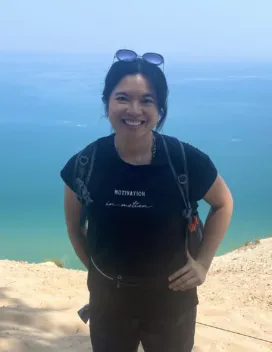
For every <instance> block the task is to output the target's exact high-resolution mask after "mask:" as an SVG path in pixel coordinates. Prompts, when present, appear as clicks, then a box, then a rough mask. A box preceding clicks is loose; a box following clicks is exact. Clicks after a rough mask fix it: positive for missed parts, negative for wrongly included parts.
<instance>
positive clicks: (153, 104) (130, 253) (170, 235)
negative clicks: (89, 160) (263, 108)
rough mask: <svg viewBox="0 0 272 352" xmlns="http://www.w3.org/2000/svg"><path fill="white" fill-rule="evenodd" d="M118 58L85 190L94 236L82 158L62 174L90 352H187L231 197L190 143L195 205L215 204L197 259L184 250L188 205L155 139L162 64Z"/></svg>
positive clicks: (162, 98) (161, 113) (163, 88)
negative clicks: (104, 127)
mask: <svg viewBox="0 0 272 352" xmlns="http://www.w3.org/2000/svg"><path fill="white" fill-rule="evenodd" d="M115 58H117V59H118V60H117V61H116V62H115V63H113V65H112V67H111V68H110V70H109V72H108V74H107V76H106V80H105V87H104V91H103V103H104V104H105V110H106V114H107V117H108V119H109V122H110V124H111V126H112V128H113V129H114V131H115V132H114V133H113V134H111V135H110V136H106V137H103V138H100V139H99V140H97V151H96V161H95V164H94V168H93V172H92V177H91V180H90V182H89V183H88V184H87V185H86V186H87V191H88V192H89V194H90V195H91V199H92V202H91V204H90V205H89V206H88V208H87V219H88V230H87V236H85V235H84V230H83V228H82V226H81V223H80V216H81V203H80V202H79V200H78V197H77V196H76V193H75V192H76V189H75V183H74V179H73V177H74V168H75V161H76V158H77V155H78V154H75V155H74V156H73V157H72V158H71V159H70V160H69V161H68V162H67V164H66V165H65V167H64V168H63V170H62V171H61V176H62V178H63V180H64V182H65V184H66V185H65V214H66V223H67V230H68V234H69V237H70V240H71V243H72V245H73V247H74V250H75V252H76V253H77V255H78V257H79V258H80V260H81V261H82V262H83V264H84V265H85V266H86V268H87V269H88V288H89V290H90V292H91V295H90V297H91V299H90V336H91V342H92V346H93V350H94V352H102V351H103V352H105V351H119V352H121V351H124V352H132V351H137V349H138V346H139V343H140V342H141V343H142V345H143V348H144V350H145V351H146V352H153V351H154V352H160V351H164V352H189V351H191V350H192V348H193V345H194V335H195V320H196V312H197V309H196V307H197V304H198V297H197V289H196V287H197V286H199V285H201V284H202V283H203V282H204V280H205V278H206V275H207V272H208V270H209V267H210V265H211V262H212V260H213V257H214V255H215V252H216V250H217V248H218V246H219V244H220V242H221V241H222V239H223V236H224V234H225V232H226V230H227V228H228V226H229V222H230V219H231V215H232V208H233V201H232V196H231V193H230V191H229V189H228V187H227V186H226V184H225V182H224V181H223V179H222V177H221V176H220V175H219V173H218V172H217V170H216V167H215V166H214V164H213V162H212V161H211V159H210V158H209V157H208V156H207V155H206V154H204V153H203V152H201V151H199V150H198V149H196V148H195V147H193V146H191V145H189V144H188V143H183V146H184V150H185V155H186V160H187V169H188V177H189V198H190V201H191V203H192V204H197V202H198V201H199V200H201V199H204V200H205V201H206V202H207V203H208V204H209V205H210V212H209V215H208V217H207V219H206V223H205V226H204V240H203V242H202V244H201V247H200V250H199V253H198V256H197V257H196V258H195V259H193V258H192V257H191V255H190V253H189V252H188V251H186V249H185V232H186V226H187V225H186V220H185V219H184V218H183V217H182V216H181V213H182V211H183V208H184V204H183V202H182V200H181V198H180V194H179V192H178V190H177V186H176V184H175V182H174V180H173V175H172V174H171V170H170V168H169V163H168V159H167V157H166V152H165V149H164V147H163V142H162V138H161V134H160V133H159V132H158V131H159V130H160V129H161V127H162V126H163V124H164V122H165V119H166V115H167V96H168V87H167V82H166V79H165V76H164V73H163V71H162V70H161V69H160V68H159V66H160V64H163V63H164V62H163V57H162V56H161V55H159V54H150V53H149V54H145V55H144V56H143V57H141V58H140V57H138V56H137V54H136V53H134V52H133V51H128V50H120V51H118V52H117V53H116V55H115ZM171 148H172V149H173V150H172V153H175V151H176V149H175V147H174V145H172V146H170V149H171ZM178 155H179V154H178ZM116 282H117V284H116Z"/></svg>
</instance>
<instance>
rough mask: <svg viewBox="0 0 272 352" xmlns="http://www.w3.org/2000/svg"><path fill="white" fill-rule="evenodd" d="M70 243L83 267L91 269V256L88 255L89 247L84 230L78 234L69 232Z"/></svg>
mask: <svg viewBox="0 0 272 352" xmlns="http://www.w3.org/2000/svg"><path fill="white" fill-rule="evenodd" d="M68 235H69V238H70V241H71V243H72V246H73V248H74V251H75V252H76V255H77V256H78V258H79V259H80V260H81V262H82V263H83V265H84V266H85V267H86V268H87V269H89V255H88V245H87V237H86V235H85V234H84V232H83V229H80V230H78V231H77V232H73V233H72V232H70V233H69V232H68Z"/></svg>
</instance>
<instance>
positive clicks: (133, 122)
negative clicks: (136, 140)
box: [122, 119, 145, 127]
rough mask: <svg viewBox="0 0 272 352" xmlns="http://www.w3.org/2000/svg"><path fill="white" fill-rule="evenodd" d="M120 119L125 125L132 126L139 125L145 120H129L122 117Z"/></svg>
mask: <svg viewBox="0 0 272 352" xmlns="http://www.w3.org/2000/svg"><path fill="white" fill-rule="evenodd" d="M122 121H123V123H124V124H125V125H128V126H134V127H137V126H141V125H143V124H144V123H145V121H140V120H130V119H123V120H122Z"/></svg>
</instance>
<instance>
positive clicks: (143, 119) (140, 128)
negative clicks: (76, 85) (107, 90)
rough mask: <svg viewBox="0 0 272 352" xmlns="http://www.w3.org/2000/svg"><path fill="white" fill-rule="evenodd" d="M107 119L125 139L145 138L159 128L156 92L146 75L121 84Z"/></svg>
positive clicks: (115, 90) (127, 77)
mask: <svg viewBox="0 0 272 352" xmlns="http://www.w3.org/2000/svg"><path fill="white" fill-rule="evenodd" d="M108 116H109V120H110V122H111V124H112V126H113V128H114V129H115V131H116V133H117V134H119V135H120V136H124V137H136V138H138V137H142V136H144V135H145V134H147V133H150V131H151V130H152V129H153V128H154V127H155V126H156V125H157V123H158V119H159V114H158V108H157V101H156V96H155V92H154V91H153V89H152V88H151V86H150V84H149V82H148V80H147V79H146V78H145V77H144V76H143V75H141V74H135V75H128V76H125V77H124V78H123V79H122V80H121V81H120V82H119V84H118V85H117V86H116V87H115V89H114V90H113V92H112V93H111V96H110V99H109V107H108Z"/></svg>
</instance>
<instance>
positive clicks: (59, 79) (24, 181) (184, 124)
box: [0, 54, 272, 268]
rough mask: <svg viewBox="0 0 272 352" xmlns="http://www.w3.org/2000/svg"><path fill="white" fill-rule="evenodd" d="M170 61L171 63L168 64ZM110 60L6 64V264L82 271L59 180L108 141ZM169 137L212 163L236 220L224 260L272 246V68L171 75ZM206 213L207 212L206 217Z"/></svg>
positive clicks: (0, 143)
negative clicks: (82, 155) (59, 263)
mask: <svg viewBox="0 0 272 352" xmlns="http://www.w3.org/2000/svg"><path fill="white" fill-rule="evenodd" d="M169 61H170V60H169ZM110 64H111V58H106V57H101V58H98V57H96V58H88V57H79V56H73V57H69V56H63V55H62V56H57V55H55V56H54V55H50V56H37V55H22V54H16V55H15V54H13V55H11V54H9V55H8V54H0V160H1V176H0V200H1V201H0V239H1V246H0V259H3V258H8V259H18V260H27V261H37V262H39V261H43V260H45V259H46V258H55V257H56V258H61V259H63V260H64V261H65V263H66V265H67V266H68V267H73V268H82V266H81V265H80V263H79V261H78V260H77V258H76V257H75V255H74V253H73V249H72V247H71V245H70V242H69V240H68V237H67V235H66V229H65V224H64V216H63V184H62V181H61V179H60V177H59V172H60V169H61V168H62V166H63V165H64V163H65V162H66V161H67V159H68V158H69V157H70V156H71V155H72V154H74V153H75V152H76V151H78V150H79V149H80V148H81V147H83V146H84V145H86V144H87V143H89V142H90V141H92V140H93V139H95V138H98V137H100V136H102V135H105V134H109V133H110V131H111V130H110V126H109V124H108V121H107V120H106V119H105V118H104V117H103V116H104V111H103V106H102V103H101V92H102V88H103V80H104V76H105V73H106V71H107V69H108V68H109V66H110ZM165 74H166V76H167V79H168V83H169V89H170V97H169V113H168V119H167V122H166V124H165V127H164V131H163V132H164V133H168V134H171V135H175V136H177V137H179V138H181V139H182V140H184V141H187V142H190V143H192V144H193V145H195V146H197V147H198V148H200V149H201V150H203V151H204V152H206V153H208V154H209V155H210V157H211V158H212V159H213V161H214V162H215V164H216V166H217V167H218V169H219V171H220V173H221V174H222V176H223V177H224V178H225V180H226V181H227V183H228V185H229V187H230V188H231V191H232V193H233V196H234V201H235V210H234V215H233V219H232V223H231V226H230V228H229V231H228V233H227V235H226V237H225V239H224V241H223V242H222V244H221V246H220V248H219V251H218V254H222V253H225V252H227V251H229V250H231V249H234V248H236V247H237V246H239V245H241V244H242V243H244V242H246V241H248V240H251V239H254V238H261V237H268V236H271V233H272V220H271V200H270V199H271V196H272V185H271V180H272V138H271V134H272V99H271V98H272V64H257V63H256V64H241V63H239V64H184V63H175V64H171V62H170V63H168V64H167V65H166V66H165ZM206 210H207V208H206V207H205V206H204V205H203V204H202V205H201V214H202V216H203V217H204V216H205V215H206Z"/></svg>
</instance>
